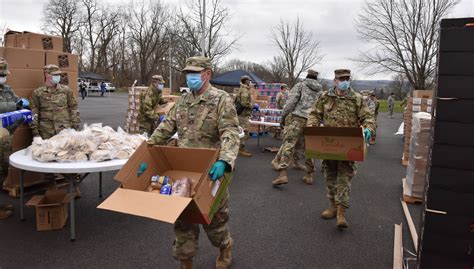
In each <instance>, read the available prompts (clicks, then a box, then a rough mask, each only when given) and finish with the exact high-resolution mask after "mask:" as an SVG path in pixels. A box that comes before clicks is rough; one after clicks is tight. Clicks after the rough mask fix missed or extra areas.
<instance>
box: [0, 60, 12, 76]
mask: <svg viewBox="0 0 474 269" xmlns="http://www.w3.org/2000/svg"><path fill="white" fill-rule="evenodd" d="M8 74H10V71H8V63H7V60H5V59H4V58H2V57H0V75H8Z"/></svg>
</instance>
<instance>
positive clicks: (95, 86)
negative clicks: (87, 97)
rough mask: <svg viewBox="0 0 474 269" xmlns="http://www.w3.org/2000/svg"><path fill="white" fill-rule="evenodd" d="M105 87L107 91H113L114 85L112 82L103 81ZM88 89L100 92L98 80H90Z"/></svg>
mask: <svg viewBox="0 0 474 269" xmlns="http://www.w3.org/2000/svg"><path fill="white" fill-rule="evenodd" d="M105 88H106V91H108V92H115V86H114V84H112V82H105ZM89 91H91V92H100V82H91V83H90V85H89Z"/></svg>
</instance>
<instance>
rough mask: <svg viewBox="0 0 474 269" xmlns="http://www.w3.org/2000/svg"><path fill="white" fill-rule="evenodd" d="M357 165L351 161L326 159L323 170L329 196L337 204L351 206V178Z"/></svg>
mask: <svg viewBox="0 0 474 269" xmlns="http://www.w3.org/2000/svg"><path fill="white" fill-rule="evenodd" d="M356 169H357V166H356V164H355V163H354V162H350V161H334V160H324V161H323V171H324V177H325V178H326V187H327V196H328V198H329V199H330V200H334V201H335V202H336V204H337V205H342V206H344V207H346V208H348V207H349V195H350V192H351V180H352V177H354V174H355V171H356Z"/></svg>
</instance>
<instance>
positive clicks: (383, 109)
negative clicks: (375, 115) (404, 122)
mask: <svg viewBox="0 0 474 269" xmlns="http://www.w3.org/2000/svg"><path fill="white" fill-rule="evenodd" d="M379 103H380V107H379V112H388V102H387V100H379ZM401 103H402V101H395V109H394V112H396V113H402V112H403V107H400V104H401Z"/></svg>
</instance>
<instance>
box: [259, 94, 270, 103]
mask: <svg viewBox="0 0 474 269" xmlns="http://www.w3.org/2000/svg"><path fill="white" fill-rule="evenodd" d="M257 100H259V101H267V102H268V100H270V96H266V95H257Z"/></svg>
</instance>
